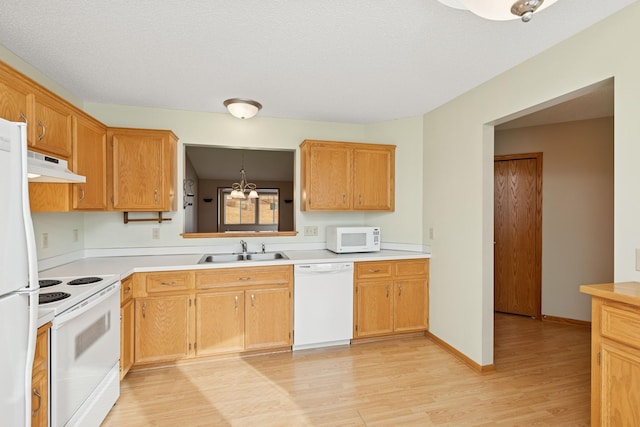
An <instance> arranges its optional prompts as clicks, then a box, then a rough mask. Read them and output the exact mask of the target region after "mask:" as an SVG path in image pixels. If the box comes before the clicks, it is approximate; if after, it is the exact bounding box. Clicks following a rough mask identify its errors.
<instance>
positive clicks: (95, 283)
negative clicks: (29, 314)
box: [38, 275, 120, 427]
mask: <svg viewBox="0 0 640 427" xmlns="http://www.w3.org/2000/svg"><path fill="white" fill-rule="evenodd" d="M39 299H40V304H39V306H38V310H39V311H43V310H44V311H47V312H53V316H54V317H53V321H52V326H51V349H50V367H51V372H50V378H51V380H50V384H51V389H50V399H51V406H50V407H51V411H50V418H49V421H50V422H49V425H50V426H51V427H61V426H69V427H70V426H82V427H85V426H96V427H98V426H99V425H100V424H101V423H102V421H103V420H104V418H105V417H106V416H107V414H108V413H109V410H111V407H112V406H113V405H114V404H115V402H116V400H117V399H118V397H119V396H120V381H119V359H120V277H119V276H117V275H101V276H91V277H41V278H40V296H39Z"/></svg>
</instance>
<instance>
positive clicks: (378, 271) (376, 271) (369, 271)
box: [367, 269, 380, 273]
mask: <svg viewBox="0 0 640 427" xmlns="http://www.w3.org/2000/svg"><path fill="white" fill-rule="evenodd" d="M367 272H368V273H380V270H372V269H369V270H367Z"/></svg>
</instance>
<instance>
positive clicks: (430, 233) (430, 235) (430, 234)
mask: <svg viewBox="0 0 640 427" xmlns="http://www.w3.org/2000/svg"><path fill="white" fill-rule="evenodd" d="M429 239H431V240H433V227H431V228H429Z"/></svg>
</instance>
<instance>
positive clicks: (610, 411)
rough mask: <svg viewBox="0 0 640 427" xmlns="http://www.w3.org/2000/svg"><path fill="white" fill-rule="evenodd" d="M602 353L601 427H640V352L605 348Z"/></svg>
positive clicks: (628, 349)
mask: <svg viewBox="0 0 640 427" xmlns="http://www.w3.org/2000/svg"><path fill="white" fill-rule="evenodd" d="M600 352H601V354H600V360H601V362H600V363H601V366H600V369H601V384H600V399H601V401H600V402H599V403H600V410H601V417H602V418H601V422H600V423H598V425H602V426H637V425H640V406H639V405H638V402H639V401H640V388H639V387H638V384H640V350H636V349H632V348H631V347H626V346H624V345H617V344H616V345H615V346H614V345H609V344H602V346H601V350H600ZM594 422H595V423H597V421H596V420H593V421H592V423H594ZM594 425H595V424H594Z"/></svg>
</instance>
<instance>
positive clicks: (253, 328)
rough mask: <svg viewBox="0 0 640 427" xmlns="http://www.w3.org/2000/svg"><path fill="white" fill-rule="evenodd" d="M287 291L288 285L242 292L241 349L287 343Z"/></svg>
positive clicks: (288, 307)
mask: <svg viewBox="0 0 640 427" xmlns="http://www.w3.org/2000/svg"><path fill="white" fill-rule="evenodd" d="M291 306H292V299H291V290H290V289H289V287H288V286H282V287H279V288H267V289H251V290H246V291H245V307H246V308H245V331H244V348H245V350H262V349H267V348H275V347H287V346H291V338H292V337H291V329H292V316H291V312H292V310H291Z"/></svg>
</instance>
